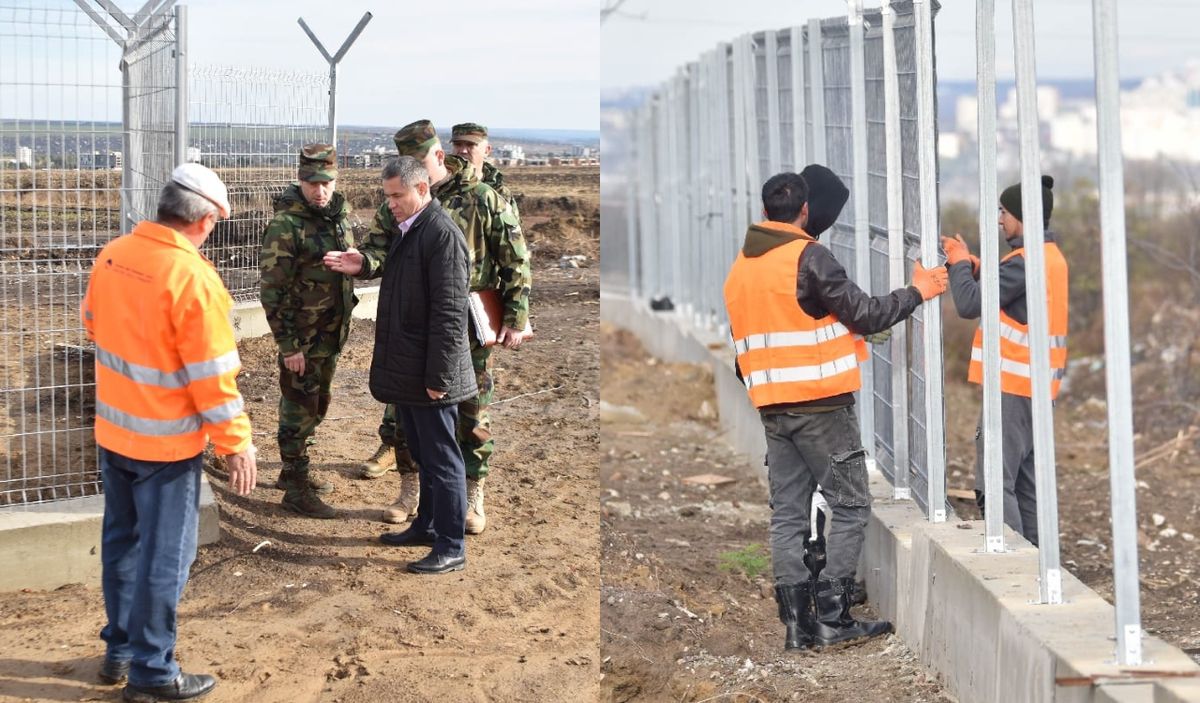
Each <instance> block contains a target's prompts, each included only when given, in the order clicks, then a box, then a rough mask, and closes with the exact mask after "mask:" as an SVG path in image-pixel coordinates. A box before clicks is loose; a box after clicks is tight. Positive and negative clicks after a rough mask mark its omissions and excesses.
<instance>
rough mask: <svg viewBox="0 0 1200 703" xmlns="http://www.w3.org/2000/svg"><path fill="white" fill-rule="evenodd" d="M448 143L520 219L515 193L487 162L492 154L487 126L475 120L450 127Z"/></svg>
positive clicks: (519, 219)
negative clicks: (469, 163)
mask: <svg viewBox="0 0 1200 703" xmlns="http://www.w3.org/2000/svg"><path fill="white" fill-rule="evenodd" d="M450 144H451V145H452V146H453V147H454V153H455V155H457V156H461V157H463V158H464V159H466V160H467V161H470V162H471V165H472V166H474V167H475V172H476V173H478V174H481V176H480V180H482V181H483V182H484V183H486V184H488V185H490V186H491V187H492V190H494V191H496V192H497V193H499V194H500V197H502V198H504V200H505V201H506V202H507V203H508V206H509V207H510V208H512V211H513V215H514V216H515V217H516V218H517V221H518V222H520V221H521V212H520V210H518V209H517V199H516V195H515V194H514V193H513V192H512V189H511V188H509V187H508V186H507V185H505V184H504V174H503V173H501V172H500V169H498V168H496V167H495V166H494V165H493V164H490V163H488V161H487V157H489V156H491V155H492V145H491V144H490V143H488V131H487V127H484V126H483V125H481V124H479V123H477V122H463V123H462V124H456V125H454V127H452V128H451V129H450Z"/></svg>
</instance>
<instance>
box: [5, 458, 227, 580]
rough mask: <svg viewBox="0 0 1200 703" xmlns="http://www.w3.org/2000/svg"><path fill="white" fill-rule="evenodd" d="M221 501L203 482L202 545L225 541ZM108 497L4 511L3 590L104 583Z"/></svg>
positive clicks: (72, 500)
mask: <svg viewBox="0 0 1200 703" xmlns="http://www.w3.org/2000/svg"><path fill="white" fill-rule="evenodd" d="M218 512H219V511H218V509H217V501H216V498H215V497H214V496H213V492H212V487H211V486H209V485H208V477H207V476H205V477H202V478H201V482H200V533H199V535H198V538H199V542H200V544H201V545H205V544H212V543H213V542H216V541H218V540H220V539H221V526H220V520H219V516H218ZM103 520H104V496H100V495H95V496H88V497H86V498H72V499H69V500H60V501H56V502H53V503H42V504H38V505H28V506H16V507H6V508H3V509H0V564H4V565H5V568H2V569H0V591H17V590H20V589H23V588H32V589H39V590H42V589H44V590H50V589H54V588H58V587H59V586H62V585H64V584H68V583H84V584H88V585H90V586H97V585H99V584H100V528H101V525H102V524H103Z"/></svg>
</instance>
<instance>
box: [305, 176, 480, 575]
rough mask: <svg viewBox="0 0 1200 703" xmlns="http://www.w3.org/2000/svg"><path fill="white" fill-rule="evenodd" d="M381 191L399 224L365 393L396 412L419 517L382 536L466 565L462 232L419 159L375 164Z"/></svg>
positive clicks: (334, 261) (336, 266) (344, 269)
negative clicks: (412, 464)
mask: <svg viewBox="0 0 1200 703" xmlns="http://www.w3.org/2000/svg"><path fill="white" fill-rule="evenodd" d="M383 193H384V196H386V198H387V205H388V208H389V209H390V210H391V212H392V215H393V216H394V217H395V221H396V222H397V223H398V224H397V225H396V227H397V230H398V233H397V234H398V236H395V237H393V238H392V240H391V243H390V249H389V251H388V255H387V260H386V264H385V265H384V267H383V281H382V283H381V284H380V287H379V310H378V313H377V315H376V325H375V353H374V355H373V356H372V357H371V378H370V386H371V394H372V395H374V396H375V398H376V399H377V400H379V401H381V402H384V403H394V404H395V405H396V406H397V410H398V411H399V415H400V419H401V422H402V423H403V427H404V432H405V434H406V435H407V437H408V445H409V449H410V450H411V451H412V454H413V456H414V457H415V458H416V460H417V464H418V465H419V466H420V472H421V499H420V502H419V504H418V507H417V517H416V518H415V519H414V520H413V522H412V524H411V525H410V526H409V528H408V529H407V530H404V531H403V532H392V533H385V534H383V535H382V536H381V537H380V540H381V541H382V542H383V543H384V544H389V545H392V546H398V547H405V546H417V545H426V546H431V547H432V548H433V549H432V551H430V553H429V555H428V556H426V557H425V558H424V559H421V560H420V561H416V562H412V563H410V564H409V565H408V570H409V571H411V572H414V573H419V574H442V573H447V572H450V571H460V570H462V569H463V568H464V567H465V566H466V547H465V545H464V542H463V534H464V530H465V525H466V511H467V487H466V467H465V465H464V463H463V456H462V452H461V450H460V449H459V447H458V442H457V441H456V439H455V434H454V432H455V427H456V426H457V424H458V404H459V403H461V402H462V401H464V400H466V399H468V398H472V397H474V396H475V395H476V394H477V393H478V392H479V389H478V388H477V386H476V384H475V372H474V370H473V368H472V366H471V353H470V348H469V346H468V342H467V272H468V266H469V260H468V257H467V245H466V238H465V237H463V234H462V231H461V230H460V229H459V228H458V226H457V225H455V224H454V221H453V220H451V219H450V216H449V215H447V214H446V211H445V210H443V209H442V207H441V205H439V204H438V203H437V202H436V201H434V200H433V198H432V196H431V195H430V184H429V173H428V172H427V171H426V170H425V167H424V166H423V165H421V162H419V161H417V160H416V159H414V158H412V157H411V156H401V157H400V158H398V159H396V160H395V161H393V162H392V163H390V164H388V165H387V166H386V167H384V169H383ZM325 265H326V266H328V267H329V268H330V269H332V270H334V271H339V272H341V273H345V274H349V275H352V276H353V275H358V274H360V273H361V272H362V269H363V257H362V254H360V253H359V252H358V251H356V250H353V249H351V250H348V251H345V252H330V253H328V254H326V256H325Z"/></svg>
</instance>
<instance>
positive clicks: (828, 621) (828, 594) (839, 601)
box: [813, 578, 892, 646]
mask: <svg viewBox="0 0 1200 703" xmlns="http://www.w3.org/2000/svg"><path fill="white" fill-rule="evenodd" d="M853 590H854V579H853V578H842V579H837V580H831V579H821V580H820V581H818V582H817V586H816V593H815V594H814V597H813V600H814V602H815V605H816V607H815V610H816V618H817V622H816V626H815V627H814V628H813V639H814V640H815V641H816V643H817V644H818V645H821V646H829V645H832V644H841V643H843V642H849V641H851V640H858V639H869V638H871V637H878V636H880V635H885V634H887V633H889V632H891V631H892V623H890V622H887V621H886V620H879V621H872V620H855V619H854V618H853V617H851V615H850V598H851V596H852V592H853Z"/></svg>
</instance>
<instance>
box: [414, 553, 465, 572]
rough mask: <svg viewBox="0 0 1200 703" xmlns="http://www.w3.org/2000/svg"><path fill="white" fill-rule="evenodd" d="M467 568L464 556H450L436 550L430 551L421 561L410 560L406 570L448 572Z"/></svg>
mask: <svg viewBox="0 0 1200 703" xmlns="http://www.w3.org/2000/svg"><path fill="white" fill-rule="evenodd" d="M465 568H467V558H466V557H465V556H461V557H452V556H447V555H445V554H438V553H437V552H430V553H429V556H427V557H425V558H424V559H422V560H421V561H414V562H410V563H409V565H408V570H409V571H411V572H412V573H414V574H448V573H450V572H451V571H462V570H463V569H465Z"/></svg>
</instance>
